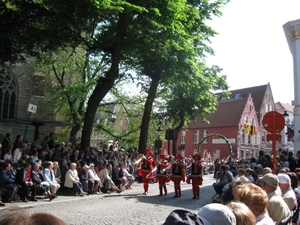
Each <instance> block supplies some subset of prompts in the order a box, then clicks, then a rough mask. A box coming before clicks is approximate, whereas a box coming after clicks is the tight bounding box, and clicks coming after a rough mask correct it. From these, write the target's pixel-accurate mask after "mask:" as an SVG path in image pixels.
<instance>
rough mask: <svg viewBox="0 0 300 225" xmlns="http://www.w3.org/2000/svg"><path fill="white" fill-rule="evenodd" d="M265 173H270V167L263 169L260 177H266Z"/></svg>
mask: <svg viewBox="0 0 300 225" xmlns="http://www.w3.org/2000/svg"><path fill="white" fill-rule="evenodd" d="M267 173H272V169H271V168H270V167H265V168H263V171H262V174H261V175H262V176H264V175H266V174H267Z"/></svg>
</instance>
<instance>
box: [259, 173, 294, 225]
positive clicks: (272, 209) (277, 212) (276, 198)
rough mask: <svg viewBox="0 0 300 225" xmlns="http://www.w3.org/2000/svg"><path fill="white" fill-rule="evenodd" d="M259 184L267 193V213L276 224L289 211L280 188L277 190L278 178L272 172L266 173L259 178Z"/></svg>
mask: <svg viewBox="0 0 300 225" xmlns="http://www.w3.org/2000/svg"><path fill="white" fill-rule="evenodd" d="M260 184H261V187H262V189H263V190H264V191H265V192H266V193H267V195H268V199H269V201H268V204H267V210H268V213H269V215H270V217H271V218H272V220H273V221H275V222H276V225H278V224H279V223H280V222H281V221H282V220H283V219H285V218H286V217H287V216H288V215H289V213H290V209H289V207H288V205H287V204H286V203H285V201H284V200H283V198H282V196H281V192H280V190H277V188H278V184H279V181H278V178H277V176H276V175H274V174H271V173H267V174H266V175H264V176H263V177H262V178H260Z"/></svg>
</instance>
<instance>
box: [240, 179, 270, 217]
mask: <svg viewBox="0 0 300 225" xmlns="http://www.w3.org/2000/svg"><path fill="white" fill-rule="evenodd" d="M235 194H236V195H237V196H238V199H239V201H241V202H243V203H244V204H245V205H247V206H248V207H249V209H250V210H251V211H252V212H253V214H254V215H255V217H258V216H259V215H262V214H264V213H266V211H267V208H266V207H267V204H268V195H267V194H266V192H265V191H264V190H263V189H262V188H261V187H259V186H257V185H255V184H252V183H249V184H245V185H244V186H243V187H242V188H240V189H238V190H236V192H235Z"/></svg>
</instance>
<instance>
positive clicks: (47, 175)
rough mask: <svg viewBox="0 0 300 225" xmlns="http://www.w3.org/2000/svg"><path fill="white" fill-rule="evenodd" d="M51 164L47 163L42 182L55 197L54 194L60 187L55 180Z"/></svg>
mask: <svg viewBox="0 0 300 225" xmlns="http://www.w3.org/2000/svg"><path fill="white" fill-rule="evenodd" d="M53 164H54V163H53V162H47V165H46V168H45V169H44V180H45V182H48V184H49V186H50V192H51V194H52V195H54V196H55V197H56V192H57V190H58V189H59V188H60V185H59V183H58V182H57V180H56V178H55V174H54V170H53Z"/></svg>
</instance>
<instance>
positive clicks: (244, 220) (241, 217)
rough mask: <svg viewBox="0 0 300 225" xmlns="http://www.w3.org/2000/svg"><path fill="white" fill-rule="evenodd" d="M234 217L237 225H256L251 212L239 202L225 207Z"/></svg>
mask: <svg viewBox="0 0 300 225" xmlns="http://www.w3.org/2000/svg"><path fill="white" fill-rule="evenodd" d="M227 206H228V207H229V208H230V209H231V211H232V212H233V214H234V215H235V219H236V224H238V225H256V218H255V216H254V214H253V213H252V211H251V210H250V209H249V208H248V207H247V206H246V205H245V204H244V203H240V202H231V203H229V204H228V205H227Z"/></svg>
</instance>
